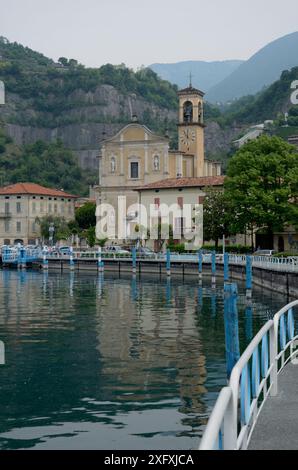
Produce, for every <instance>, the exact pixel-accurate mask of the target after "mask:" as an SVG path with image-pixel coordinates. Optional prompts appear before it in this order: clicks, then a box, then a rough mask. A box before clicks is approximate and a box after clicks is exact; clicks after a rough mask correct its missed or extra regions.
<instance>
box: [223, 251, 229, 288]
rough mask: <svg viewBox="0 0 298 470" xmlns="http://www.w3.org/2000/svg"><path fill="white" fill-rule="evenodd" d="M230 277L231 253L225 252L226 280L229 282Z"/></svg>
mask: <svg viewBox="0 0 298 470" xmlns="http://www.w3.org/2000/svg"><path fill="white" fill-rule="evenodd" d="M229 277H230V273H229V253H227V252H225V254H224V281H225V282H228V281H229Z"/></svg>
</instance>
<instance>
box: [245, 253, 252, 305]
mask: <svg viewBox="0 0 298 470" xmlns="http://www.w3.org/2000/svg"><path fill="white" fill-rule="evenodd" d="M246 297H247V298H249V299H250V298H251V297H252V259H251V256H247V257H246Z"/></svg>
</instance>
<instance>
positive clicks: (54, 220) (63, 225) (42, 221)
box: [36, 215, 71, 241]
mask: <svg viewBox="0 0 298 470" xmlns="http://www.w3.org/2000/svg"><path fill="white" fill-rule="evenodd" d="M36 223H38V224H39V226H40V233H41V236H42V238H43V239H44V240H47V241H48V240H49V228H50V225H51V224H53V225H54V228H55V232H54V241H59V240H67V239H68V238H69V237H70V235H71V231H70V229H69V226H68V223H67V222H66V220H65V219H64V218H63V217H54V216H52V215H48V216H46V217H42V218H38V217H37V218H36Z"/></svg>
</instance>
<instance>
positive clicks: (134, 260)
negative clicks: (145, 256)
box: [132, 246, 137, 274]
mask: <svg viewBox="0 0 298 470" xmlns="http://www.w3.org/2000/svg"><path fill="white" fill-rule="evenodd" d="M132 273H133V274H136V273H137V249H136V247H135V246H134V247H133V249H132Z"/></svg>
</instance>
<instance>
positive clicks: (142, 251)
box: [137, 246, 156, 259]
mask: <svg viewBox="0 0 298 470" xmlns="http://www.w3.org/2000/svg"><path fill="white" fill-rule="evenodd" d="M137 256H141V257H144V258H153V259H154V258H155V257H156V254H155V253H154V251H152V250H150V248H147V247H146V246H141V247H139V248H137Z"/></svg>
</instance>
